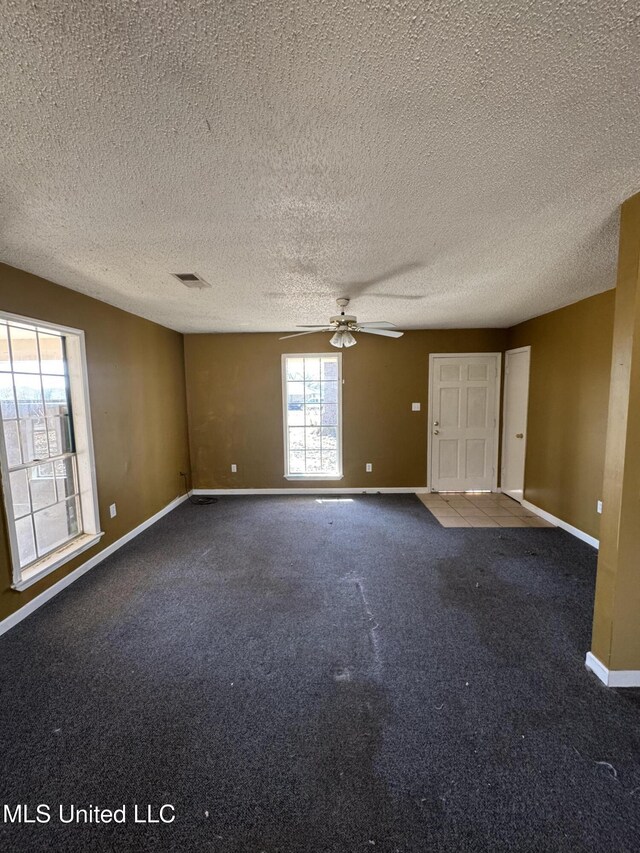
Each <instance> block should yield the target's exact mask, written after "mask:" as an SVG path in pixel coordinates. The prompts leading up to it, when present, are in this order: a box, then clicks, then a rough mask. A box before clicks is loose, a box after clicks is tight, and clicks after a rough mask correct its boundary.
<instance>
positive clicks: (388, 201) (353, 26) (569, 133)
mask: <svg viewBox="0 0 640 853" xmlns="http://www.w3.org/2000/svg"><path fill="white" fill-rule="evenodd" d="M0 11H1V14H0V108H1V114H2V136H1V141H0V154H1V161H0V162H1V165H0V181H1V183H0V197H1V198H0V259H2V260H4V261H6V262H7V263H9V264H13V265H14V266H17V267H20V268H23V269H26V270H29V271H30V272H33V273H37V274H39V275H42V276H45V277H47V278H50V279H52V280H54V281H56V282H59V283H60V284H64V285H66V286H67V287H71V288H74V289H76V290H79V291H81V292H83V293H87V294H90V295H92V296H96V297H98V298H100V299H103V300H105V301H107V302H110V303H113V304H114V305H118V306H120V307H122V308H125V309H128V310H130V311H133V312H135V313H137V314H141V315H143V316H145V317H149V318H151V319H153V320H156V321H158V322H160V323H163V324H165V325H167V326H170V327H172V328H175V329H179V330H182V331H214V330H217V331H268V330H280V329H289V328H292V327H293V326H294V325H295V324H296V323H305V322H306V323H318V322H323V321H324V320H325V319H326V318H327V317H328V316H329V314H332V313H334V310H335V305H334V302H333V300H334V299H335V297H337V296H343V295H345V296H351V297H352V298H353V302H352V305H351V306H350V310H352V311H353V313H356V314H357V315H358V317H359V318H360V319H362V320H366V319H388V320H391V321H394V322H396V323H397V324H398V325H400V326H402V327H405V328H419V327H451V326H453V327H462V326H507V325H511V324H513V323H515V322H517V321H519V320H523V319H525V318H528V317H531V316H533V315H536V314H540V313H542V312H545V311H548V310H551V309H553V308H557V307H559V306H562V305H566V304H568V303H570V302H574V301H576V300H578V299H581V298H583V297H585V296H589V295H590V294H594V293H597V292H599V291H602V290H605V289H607V288H610V287H612V286H613V285H614V282H615V263H616V235H617V215H616V209H617V207H618V205H619V204H620V202H621V201H622V200H623V199H624V198H625V197H627V196H629V195H630V194H632V193H633V192H635V191H637V190H638V189H640V86H639V75H638V67H639V59H640V17H639V16H640V7H639V6H638V3H637V2H607V0H567V2H561V0H530V2H525V1H524V0H485V2H478V1H477V0H462V1H461V2H460V0H459V1H458V2H456V0H441V2H439V1H438V0H425V2H415V0H414V2H393V0H388V2H382V3H381V2H354V0H342V2H338V0H333V2H321V1H320V0H316V2H307V3H297V2H293V1H292V0H238V2H230V0H227V1H226V2H202V1H201V2H196V0H191V2H188V0H187V2H184V0H141V1H140V2H132V0H117V2H116V0H108V2H107V1H106V0H102V2H95V0H91V2H89V0H84V1H83V0H66V2H47V0H41V2H40V0H38V2H31V0H30V2H25V0H1V2H0ZM190 271H195V272H197V273H199V274H200V275H201V276H203V277H204V278H205V279H206V280H208V281H209V282H210V283H211V284H212V285H213V287H212V289H211V290H187V289H186V288H184V287H183V285H181V284H180V283H179V282H178V281H176V279H174V278H172V277H171V275H170V273H172V272H190Z"/></svg>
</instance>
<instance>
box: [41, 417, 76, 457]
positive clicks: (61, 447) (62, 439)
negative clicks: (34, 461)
mask: <svg viewBox="0 0 640 853" xmlns="http://www.w3.org/2000/svg"><path fill="white" fill-rule="evenodd" d="M47 426H48V434H49V454H50V455H51V456H61V455H62V454H63V453H72V452H73V450H74V447H73V443H72V441H71V419H70V418H69V416H66V417H64V418H47Z"/></svg>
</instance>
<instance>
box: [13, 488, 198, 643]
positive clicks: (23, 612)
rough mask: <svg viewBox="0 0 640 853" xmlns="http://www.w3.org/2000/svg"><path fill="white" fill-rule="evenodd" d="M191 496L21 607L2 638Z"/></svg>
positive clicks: (143, 523) (176, 500)
mask: <svg viewBox="0 0 640 853" xmlns="http://www.w3.org/2000/svg"><path fill="white" fill-rule="evenodd" d="M188 498H189V495H181V496H180V497H179V498H176V499H175V500H173V501H171V503H168V504H167V505H166V506H165V507H163V508H162V509H161V510H160V511H159V512H157V513H156V514H155V515H152V516H151V518H148V519H147V520H146V521H143V522H142V524H139V525H138V526H137V527H134V528H133V530H130V531H129V532H128V533H125V535H124V536H122V537H121V538H120V539H117V540H116V541H115V542H112V543H111V545H107V547H106V548H103V549H102V551H99V552H98V553H97V554H96V555H95V557H91V559H90V560H87V562H86V563H83V564H82V565H81V566H78V568H77V569H74V570H73V571H72V572H69V574H68V575H65V576H64V577H63V578H60V580H59V581H57V582H56V583H54V584H53V585H52V586H50V587H49V588H48V589H45V590H44V592H41V593H40V595H36V597H35V598H32V599H31V601H29V602H28V603H27V604H25V605H24V607H21V608H20V610H16V612H15V613H12V614H11V615H10V616H7V618H6V619H3V620H2V621H1V622H0V636H1V635H2V634H5V633H6V632H7V631H9V630H10V629H11V628H13V627H14V626H15V625H17V624H18V622H22V620H23V619H26V618H27V616H29V615H30V614H31V613H33V612H34V610H37V609H38V608H39V607H42V605H43V604H46V603H47V601H50V600H51V599H52V598H53V597H54V596H55V595H57V594H58V593H59V592H62V590H63V589H65V588H66V587H68V586H70V585H71V584H72V583H73V582H74V581H77V580H78V578H80V577H82V575H84V574H86V572H88V571H89V569H93V568H94V566H97V565H98V563H101V562H102V561H103V560H106V558H107V557H109V556H110V555H111V554H113V553H114V552H115V551H117V550H118V549H119V548H122V546H123V545H126V544H127V542H130V541H131V540H132V539H135V537H136V536H138V535H139V534H140V533H142V532H143V530H146V529H147V528H148V527H151V526H152V525H153V524H155V523H156V521H159V520H160V519H161V518H162V517H163V516H164V515H167V513H169V512H171V511H172V510H174V509H175V508H176V507H177V506H179V505H180V504H181V503H183V502H184V501H186V500H188Z"/></svg>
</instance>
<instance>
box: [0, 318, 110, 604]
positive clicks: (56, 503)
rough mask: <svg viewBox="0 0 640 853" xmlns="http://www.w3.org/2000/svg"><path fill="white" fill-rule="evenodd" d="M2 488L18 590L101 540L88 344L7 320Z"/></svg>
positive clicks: (0, 354) (70, 334) (1, 391)
mask: <svg viewBox="0 0 640 853" xmlns="http://www.w3.org/2000/svg"><path fill="white" fill-rule="evenodd" d="M0 423H1V425H2V442H1V447H0V458H1V462H2V484H3V492H4V500H5V507H6V514H7V522H8V527H9V538H10V542H11V556H12V563H13V579H14V584H13V585H14V587H15V588H16V589H24V588H26V587H27V586H29V585H30V584H31V583H33V582H35V581H36V580H38V579H39V578H40V577H43V576H44V575H45V574H48V573H49V572H50V571H53V570H54V569H55V568H58V567H59V566H60V565H62V564H63V563H65V562H67V560H69V559H71V557H73V556H75V555H76V554H78V553H80V552H81V551H83V550H85V549H86V548H88V547H90V546H91V545H93V544H95V542H97V541H98V539H99V538H100V535H101V534H100V532H99V521H98V508H97V499H96V489H95V468H94V462H93V447H92V441H91V425H90V420H89V401H88V392H87V384H86V359H85V355H84V337H83V333H82V332H81V331H79V330H71V329H64V328H62V327H59V326H51V325H49V324H42V323H40V322H39V321H29V320H26V319H25V318H17V317H13V316H10V315H2V314H0Z"/></svg>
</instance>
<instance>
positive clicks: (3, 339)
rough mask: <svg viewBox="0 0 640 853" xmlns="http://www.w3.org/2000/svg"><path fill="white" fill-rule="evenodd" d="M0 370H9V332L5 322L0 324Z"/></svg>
mask: <svg viewBox="0 0 640 853" xmlns="http://www.w3.org/2000/svg"><path fill="white" fill-rule="evenodd" d="M0 370H11V361H10V360H9V333H8V332H7V326H6V324H5V323H2V324H1V325H0Z"/></svg>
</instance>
